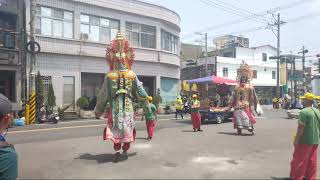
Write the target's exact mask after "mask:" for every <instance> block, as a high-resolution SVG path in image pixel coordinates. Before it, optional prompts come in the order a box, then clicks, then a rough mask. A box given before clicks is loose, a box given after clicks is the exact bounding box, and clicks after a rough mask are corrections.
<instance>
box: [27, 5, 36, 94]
mask: <svg viewBox="0 0 320 180" xmlns="http://www.w3.org/2000/svg"><path fill="white" fill-rule="evenodd" d="M30 2H31V3H30V22H29V25H30V42H35V19H36V6H37V2H36V0H31V1H30ZM30 48H31V51H32V52H34V51H35V45H34V43H32V44H31V47H30ZM35 62H36V54H35V53H30V71H29V95H30V94H31V93H32V92H34V91H35V72H34V66H35Z"/></svg>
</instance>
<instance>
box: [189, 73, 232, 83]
mask: <svg viewBox="0 0 320 180" xmlns="http://www.w3.org/2000/svg"><path fill="white" fill-rule="evenodd" d="M187 83H188V84H229V85H235V84H237V81H236V80H232V79H227V78H222V77H218V76H214V75H212V76H208V77H202V78H198V79H192V80H188V81H187Z"/></svg>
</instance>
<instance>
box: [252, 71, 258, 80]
mask: <svg viewBox="0 0 320 180" xmlns="http://www.w3.org/2000/svg"><path fill="white" fill-rule="evenodd" d="M252 78H253V79H257V78H258V75H257V70H253V71H252Z"/></svg>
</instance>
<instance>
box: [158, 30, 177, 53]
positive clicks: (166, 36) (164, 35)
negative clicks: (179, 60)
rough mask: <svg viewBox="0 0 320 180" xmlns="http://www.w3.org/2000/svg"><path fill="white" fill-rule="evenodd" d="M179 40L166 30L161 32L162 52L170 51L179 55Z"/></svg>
mask: <svg viewBox="0 0 320 180" xmlns="http://www.w3.org/2000/svg"><path fill="white" fill-rule="evenodd" d="M178 44H179V38H178V37H177V36H175V35H172V34H171V33H168V32H166V31H164V30H162V31H161V48H162V50H166V51H170V52H172V53H175V54H178V53H179V50H178Z"/></svg>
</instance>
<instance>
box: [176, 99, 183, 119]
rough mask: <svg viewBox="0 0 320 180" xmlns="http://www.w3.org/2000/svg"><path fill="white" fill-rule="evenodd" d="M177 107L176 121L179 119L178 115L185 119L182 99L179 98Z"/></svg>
mask: <svg viewBox="0 0 320 180" xmlns="http://www.w3.org/2000/svg"><path fill="white" fill-rule="evenodd" d="M176 103H177V105H176V119H177V118H178V115H179V114H180V116H181V119H183V102H182V99H181V97H178V98H177V102H176Z"/></svg>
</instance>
